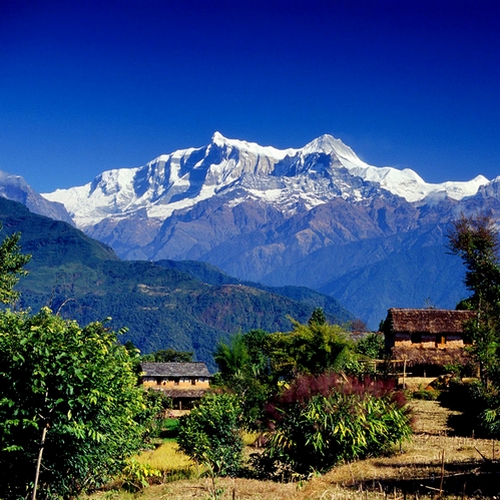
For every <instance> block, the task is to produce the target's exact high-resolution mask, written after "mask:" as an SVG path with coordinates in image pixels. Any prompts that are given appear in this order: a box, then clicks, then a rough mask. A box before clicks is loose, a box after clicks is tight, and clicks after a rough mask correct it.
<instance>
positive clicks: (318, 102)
mask: <svg viewBox="0 0 500 500" xmlns="http://www.w3.org/2000/svg"><path fill="white" fill-rule="evenodd" d="M499 14H500V2H498V1H496V0H495V1H493V0H492V1H486V0H474V1H466V0H392V1H390V0H385V1H382V0H372V1H369V0H345V1H337V0H329V1H326V0H324V1H322V0H307V1H298V0H297V1H293V0H288V1H277V0H274V1H273V0H267V1H259V0H254V1H251V0H234V1H222V0H176V1H174V0H172V1H169V0H163V1H160V0H121V1H113V0H107V1H93V0H80V1H72V0H64V1H51V0H46V1H42V0H40V1H35V0H0V169H1V170H5V171H7V172H10V173H14V174H20V175H22V176H23V177H24V178H25V179H26V181H27V182H28V183H29V184H31V185H32V186H33V187H34V189H36V190H37V191H39V192H46V191H52V190H54V189H56V188H58V187H69V186H74V185H81V184H84V183H86V182H89V181H91V180H92V179H93V178H94V177H95V176H96V175H97V174H99V173H100V172H102V171H104V170H108V169H112V168H120V167H132V166H138V165H142V164H144V163H146V162H147V161H149V160H151V159H153V158H154V157H156V156H158V155H160V154H163V153H169V152H172V151H174V150H176V149H180V148H185V147H191V146H202V145H204V144H207V143H208V142H209V141H210V138H211V136H212V134H213V132H214V131H216V130H218V131H220V132H221V133H222V134H223V135H225V136H226V137H229V138H240V139H245V140H248V141H253V142H258V143H260V144H262V145H272V146H275V147H280V148H286V147H300V146H303V145H305V144H306V143H307V142H309V141H311V140H312V139H314V138H315V137H317V136H319V135H321V134H323V133H330V134H332V135H334V136H336V137H339V138H340V139H342V140H343V141H344V142H345V143H346V144H348V145H349V146H351V147H352V148H353V149H354V150H355V151H356V153H357V154H358V155H359V156H360V157H361V158H363V159H364V160H365V161H367V162H368V163H371V164H373V165H379V166H383V165H392V166H396V167H398V168H404V167H409V168H412V169H414V170H416V171H417V172H418V173H419V174H420V175H421V176H422V177H423V178H424V179H425V180H427V181H429V182H441V181H444V180H466V179H470V178H472V177H474V176H476V175H478V174H483V175H485V176H486V177H488V178H490V179H491V178H494V177H496V176H497V175H500V147H499V146H500V27H499V23H498V19H499Z"/></svg>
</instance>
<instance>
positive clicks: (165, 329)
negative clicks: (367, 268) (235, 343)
mask: <svg viewBox="0 0 500 500" xmlns="http://www.w3.org/2000/svg"><path fill="white" fill-rule="evenodd" d="M0 221H2V223H3V226H4V234H5V235H8V234H12V233H13V232H21V233H22V237H21V240H20V244H21V248H22V251H23V252H24V253H30V254H32V256H33V257H32V260H31V262H30V263H29V265H28V266H27V269H28V270H29V275H28V276H27V277H26V278H24V279H23V280H22V282H21V283H20V284H19V286H18V290H19V291H21V292H22V299H21V302H20V306H21V307H23V308H26V307H30V308H31V309H32V310H34V311H37V310H39V309H40V307H42V306H45V305H48V306H49V307H51V309H52V310H53V311H54V312H59V313H60V314H61V315H62V316H63V317H67V318H73V319H76V320H77V321H78V322H79V323H80V324H87V323H89V322H91V321H96V320H103V319H105V318H108V317H110V318H111V320H110V322H109V326H110V327H111V328H112V329H114V330H117V331H118V330H120V329H122V328H128V331H127V333H125V334H124V336H123V337H122V340H123V341H124V342H125V341H127V340H131V341H132V342H133V343H134V344H135V345H136V346H137V347H138V348H139V349H141V351H142V352H144V353H147V352H151V351H155V350H158V349H164V348H168V347H171V348H175V349H178V350H182V351H193V352H194V353H195V356H196V358H197V359H198V360H200V361H205V362H207V363H208V365H209V367H211V368H212V369H213V368H214V364H213V358H212V352H213V349H214V346H215V345H216V343H217V341H218V340H220V339H222V340H227V339H228V338H229V336H230V335H231V334H233V333H235V332H240V331H248V330H250V329H253V328H261V329H264V330H267V331H278V330H286V329H288V328H289V327H290V320H289V319H288V318H289V317H293V318H294V319H296V320H298V321H306V320H307V318H308V317H309V316H310V314H311V311H312V310H313V309H314V308H315V307H322V308H323V309H324V310H325V312H326V314H327V316H328V318H329V320H330V321H332V322H336V323H345V322H347V321H349V320H351V319H353V317H352V315H350V313H348V312H347V311H346V310H344V309H343V308H342V307H340V306H339V304H338V303H337V302H336V301H335V300H334V299H331V298H329V297H327V296H325V295H322V294H319V293H317V292H313V291H311V290H308V289H304V288H297V287H286V288H280V289H273V288H269V287H259V286H258V285H255V284H250V283H243V282H240V281H238V280H235V279H232V278H230V277H229V276H227V275H223V274H222V273H220V272H219V271H218V270H217V269H216V268H214V267H209V266H205V265H204V264H203V263H184V264H174V263H173V262H169V261H165V262H161V263H153V262H148V261H121V260H120V259H119V258H118V257H117V256H116V254H115V253H114V252H113V251H112V250H111V249H110V248H109V247H108V246H106V245H104V244H102V243H99V242H97V241H95V240H93V239H91V238H89V237H87V236H85V235H84V234H83V233H82V232H80V231H78V230H76V229H74V228H73V227H71V226H70V225H68V224H66V223H63V222H57V221H54V220H52V219H49V218H46V217H42V216H38V215H35V214H32V213H31V212H29V211H28V210H27V209H26V208H25V207H24V206H23V205H21V204H18V203H15V202H12V201H9V200H6V199H4V198H0Z"/></svg>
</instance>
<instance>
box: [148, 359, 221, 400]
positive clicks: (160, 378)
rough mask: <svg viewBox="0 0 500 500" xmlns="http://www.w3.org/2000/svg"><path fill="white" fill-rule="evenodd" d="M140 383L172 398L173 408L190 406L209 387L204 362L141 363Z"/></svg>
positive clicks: (207, 373) (208, 378)
mask: <svg viewBox="0 0 500 500" xmlns="http://www.w3.org/2000/svg"><path fill="white" fill-rule="evenodd" d="M141 372H142V375H141V377H142V384H143V386H144V387H146V388H150V389H155V390H159V391H162V393H163V394H165V395H166V396H169V397H171V398H172V401H173V405H174V408H176V409H179V410H182V409H187V408H190V407H191V406H192V404H193V402H194V401H195V400H197V399H200V398H201V397H202V396H203V394H205V392H207V390H208V389H209V387H210V379H211V375H210V372H209V371H208V368H207V366H206V365H205V363H177V362H176V363H174V362H172V363H142V364H141Z"/></svg>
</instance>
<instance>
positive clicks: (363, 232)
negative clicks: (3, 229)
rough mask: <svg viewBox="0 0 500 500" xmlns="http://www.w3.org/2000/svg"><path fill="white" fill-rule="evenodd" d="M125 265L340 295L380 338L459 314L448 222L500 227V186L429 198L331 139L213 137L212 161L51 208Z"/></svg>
mask: <svg viewBox="0 0 500 500" xmlns="http://www.w3.org/2000/svg"><path fill="white" fill-rule="evenodd" d="M44 196H45V197H46V198H47V199H48V200H51V201H55V202H59V203H62V204H63V205H64V206H65V207H66V209H67V210H68V212H69V213H70V214H71V216H72V218H73V220H74V222H75V224H76V225H77V227H79V228H81V229H83V230H84V231H85V232H86V233H87V234H88V235H90V236H92V237H94V238H96V239H98V240H100V241H102V242H104V243H107V244H109V245H110V246H111V247H113V249H114V250H115V251H116V253H117V254H118V255H119V256H120V257H122V258H125V259H150V260H160V259H174V260H186V259H191V260H200V261H204V262H208V263H211V264H213V265H215V266H217V267H219V268H220V269H222V270H223V271H225V272H226V273H228V274H230V275H233V276H235V277H237V278H240V279H248V280H252V281H260V282H262V283H265V284H268V285H275V286H281V285H303V286H308V287H310V288H314V289H316V290H319V291H322V292H324V293H328V294H331V295H332V296H333V297H335V298H336V299H339V300H340V301H341V303H342V304H343V305H344V306H345V307H346V308H347V309H348V310H350V311H352V312H353V313H355V314H357V315H358V316H359V317H360V318H361V319H363V320H365V321H367V323H368V324H369V326H371V327H376V326H377V325H378V322H379V321H380V320H381V319H382V318H383V317H385V315H386V310H387V309H388V308H389V307H422V306H423V305H424V304H428V303H429V302H431V303H433V304H434V305H436V306H440V307H454V306H455V305H456V303H457V302H458V301H459V300H460V299H461V298H463V296H464V293H466V292H465V291H464V288H463V286H462V283H461V282H462V279H461V276H462V273H463V269H462V265H461V263H460V262H459V261H457V259H454V258H453V257H451V256H450V255H448V254H447V252H446V247H445V245H446V242H447V238H446V234H447V231H448V229H449V223H450V220H452V219H454V218H456V217H457V216H458V215H459V214H460V212H464V213H471V212H475V211H478V210H487V211H490V212H491V213H493V214H494V215H495V216H498V217H499V218H500V178H497V179H494V180H493V181H491V182H490V181H488V179H486V178H485V177H483V176H478V177H476V178H475V179H472V180H470V181H468V182H452V181H449V182H444V183H441V184H430V183H427V182H425V181H424V180H423V179H422V178H421V177H420V176H419V175H418V174H417V173H416V172H414V171H412V170H409V169H404V170H398V169H396V168H393V167H388V166H385V167H375V166H372V165H369V164H367V163H365V162H364V161H362V160H361V159H360V158H359V157H358V156H357V155H356V154H355V153H354V151H353V150H352V149H351V148H349V147H348V146H346V145H345V144H344V143H343V142H342V141H340V140H339V139H335V138H333V137H332V136H330V135H323V136H321V137H319V138H317V139H315V140H313V141H312V142H310V143H309V144H307V145H305V146H304V147H303V148H299V149H285V150H280V149H276V148H273V147H264V146H260V145H258V144H254V143H249V142H245V141H241V140H235V139H227V138H225V137H223V136H222V135H221V134H220V133H215V134H214V136H213V137H212V140H211V142H210V143H209V144H208V145H206V146H203V147H199V148H189V149H184V150H180V151H175V152H173V153H170V154H165V155H161V156H159V157H157V158H156V159H154V160H152V161H151V162H149V163H147V164H146V165H143V166H141V167H134V168H126V169H115V170H109V171H106V172H103V173H102V174H101V175H99V176H98V177H97V178H96V179H94V181H92V182H90V183H88V184H86V185H85V186H80V187H74V188H70V189H60V190H57V191H55V192H53V193H49V194H45V195H44Z"/></svg>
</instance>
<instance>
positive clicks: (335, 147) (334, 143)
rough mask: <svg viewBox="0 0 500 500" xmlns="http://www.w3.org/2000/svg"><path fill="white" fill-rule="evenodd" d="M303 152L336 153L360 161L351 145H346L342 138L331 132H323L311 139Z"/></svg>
mask: <svg viewBox="0 0 500 500" xmlns="http://www.w3.org/2000/svg"><path fill="white" fill-rule="evenodd" d="M302 153H303V154H308V153H326V154H331V153H335V154H336V155H338V156H340V157H343V158H349V159H351V160H357V161H360V160H359V158H358V157H357V155H356V153H354V151H353V150H352V149H351V148H350V147H349V146H346V145H345V144H344V143H343V142H342V141H341V140H340V139H336V138H335V137H333V136H331V135H329V134H323V135H321V136H320V137H318V138H316V139H314V140H313V141H311V142H310V143H309V144H307V145H306V146H304V147H303V148H302Z"/></svg>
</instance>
